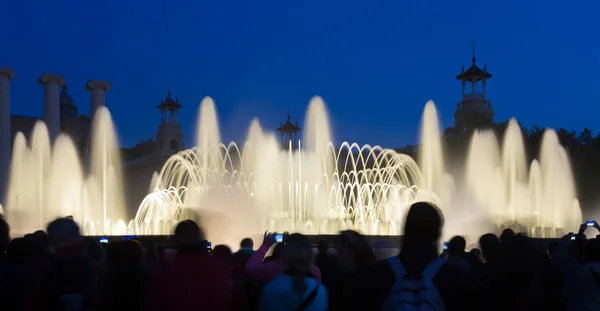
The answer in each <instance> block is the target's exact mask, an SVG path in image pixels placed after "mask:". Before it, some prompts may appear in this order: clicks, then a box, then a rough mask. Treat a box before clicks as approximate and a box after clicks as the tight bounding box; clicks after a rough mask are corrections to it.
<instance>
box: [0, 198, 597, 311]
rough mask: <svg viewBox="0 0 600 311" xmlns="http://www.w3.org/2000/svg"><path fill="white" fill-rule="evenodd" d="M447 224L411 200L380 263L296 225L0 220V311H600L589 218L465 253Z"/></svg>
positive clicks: (487, 238) (358, 244)
mask: <svg viewBox="0 0 600 311" xmlns="http://www.w3.org/2000/svg"><path fill="white" fill-rule="evenodd" d="M443 225H444V218H443V216H442V214H441V212H440V211H439V210H438V209H437V208H436V207H434V206H432V205H430V204H428V203H415V204H414V205H413V206H411V208H410V210H409V212H408V214H407V217H406V221H405V224H404V226H405V227H404V235H403V237H402V242H401V245H398V246H397V247H398V248H399V249H400V251H399V253H398V255H397V256H392V257H391V258H384V259H381V260H379V258H377V256H376V252H375V251H374V250H373V248H372V247H371V246H370V245H369V243H368V242H367V239H366V237H365V236H362V235H360V234H359V233H357V232H355V231H342V232H341V233H340V234H339V235H337V236H336V237H335V238H333V239H332V240H331V241H321V242H319V244H318V247H317V250H316V251H315V249H314V247H313V245H311V244H310V243H309V239H308V238H307V237H306V236H304V235H302V234H298V233H292V234H287V233H286V234H276V233H265V235H264V239H263V241H262V244H261V245H260V246H259V247H258V248H255V247H254V243H253V241H252V239H250V238H246V239H243V240H242V241H241V243H240V249H239V250H237V251H236V252H232V250H231V249H230V248H229V247H228V246H225V245H216V246H214V247H211V244H210V243H209V242H208V241H206V240H205V237H204V234H203V231H202V229H201V228H200V227H199V226H198V225H197V224H196V223H195V222H194V221H191V220H185V221H182V222H180V223H179V224H178V225H177V226H176V227H175V230H174V233H173V235H172V236H171V237H170V238H169V241H168V243H167V244H166V245H154V244H153V243H152V242H150V241H146V240H144V239H140V240H137V239H123V240H120V241H116V242H114V241H112V242H109V243H105V244H104V243H100V242H101V241H99V240H97V239H93V238H90V237H83V236H82V235H81V233H80V229H79V227H78V226H77V224H76V223H75V222H74V221H73V219H72V218H58V219H56V220H54V221H53V222H51V223H50V224H49V225H48V227H47V229H46V231H45V232H44V231H37V232H35V233H32V234H27V235H25V236H24V237H22V238H14V239H12V240H11V239H10V230H9V226H8V224H7V223H6V221H4V219H2V218H0V310H9V311H13V310H14V311H18V310H27V311H30V310H36V311H37V310H40V311H41V310H43V311H54V310H56V311H59V310H61V311H62V310H69V311H87V310H128V311H138V310H144V311H146V310H148V311H153V310H173V311H179V310H190V311H191V310H219V311H220V310H227V311H229V310H240V311H252V310H261V311H263V310H264V311H271V310H273V311H275V310H278V311H286V310H290V311H301V310H303V311H321V310H361V311H364V310H384V311H388V310H389V311H391V310H396V311H397V310H450V311H453V310H544V311H553V310H600V240H599V239H587V238H586V237H585V235H584V233H585V231H586V230H588V229H589V230H593V229H595V230H600V226H599V225H598V224H597V223H596V222H588V223H584V224H582V225H581V227H580V228H579V231H578V233H577V234H568V235H566V236H565V237H563V238H562V239H560V240H555V241H551V242H550V243H542V242H544V241H540V240H535V239H530V238H528V237H527V236H526V235H523V234H515V233H514V232H513V231H511V230H510V229H507V230H505V231H504V232H502V234H501V235H500V237H498V236H496V235H494V234H491V233H490V234H485V235H483V236H481V238H480V239H479V244H478V246H476V247H473V248H471V249H470V250H469V251H468V252H467V243H466V241H465V239H464V238H463V237H460V236H456V237H454V238H452V239H451V240H450V241H449V242H447V243H444V247H443V252H441V254H440V251H439V249H440V245H441V244H440V242H441V241H440V237H441V235H442V229H443ZM592 227H593V229H592ZM103 242H105V241H103ZM315 253H316V254H315Z"/></svg>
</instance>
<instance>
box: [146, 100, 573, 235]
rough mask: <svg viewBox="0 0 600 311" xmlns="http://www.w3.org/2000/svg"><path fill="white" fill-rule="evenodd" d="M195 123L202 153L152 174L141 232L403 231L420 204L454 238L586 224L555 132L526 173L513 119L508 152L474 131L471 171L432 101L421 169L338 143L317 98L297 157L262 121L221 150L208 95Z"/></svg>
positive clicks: (392, 155)
mask: <svg viewBox="0 0 600 311" xmlns="http://www.w3.org/2000/svg"><path fill="white" fill-rule="evenodd" d="M198 120H199V121H198V124H199V125H198V133H197V139H198V141H197V147H194V148H193V149H189V150H185V151H182V152H180V153H178V154H176V155H174V156H172V157H171V158H170V159H169V160H168V161H167V163H166V164H165V165H164V166H163V168H162V170H161V172H160V174H158V175H156V176H155V177H154V178H153V181H152V186H151V187H152V189H153V191H151V193H150V194H149V195H148V196H147V197H146V198H145V199H144V201H143V202H142V204H141V205H140V208H139V210H138V213H137V215H136V219H135V225H136V226H137V227H138V230H139V232H140V233H145V234H151V233H154V234H156V233H158V234H162V233H168V232H170V230H171V228H172V226H173V224H174V223H175V222H176V221H178V220H180V219H183V218H186V217H188V215H187V214H186V213H185V211H186V209H190V210H196V211H198V212H200V213H203V212H207V211H208V212H210V213H211V214H219V215H222V217H221V218H220V221H213V219H214V218H211V217H209V218H208V219H211V221H208V222H206V223H204V224H203V225H204V226H205V228H207V231H208V235H209V238H211V236H212V237H220V238H221V239H223V236H235V239H238V238H239V237H241V236H244V235H249V234H256V233H260V232H263V231H264V230H276V231H294V232H303V233H307V234H335V233H337V232H338V231H339V230H343V229H357V230H359V231H361V232H363V233H365V234H372V235H388V234H389V235H397V234H401V229H402V224H401V222H402V220H403V218H404V217H405V213H406V210H407V208H408V207H409V206H410V204H412V203H413V202H415V201H418V200H426V201H433V202H435V203H436V204H437V205H438V206H440V208H441V209H442V210H443V211H444V215H445V217H446V222H447V227H446V228H447V230H446V234H465V233H467V234H471V235H479V234H482V233H485V232H489V231H496V230H498V229H499V228H502V226H507V227H518V226H521V227H519V228H525V230H526V231H528V232H529V233H530V234H532V235H535V236H539V237H542V236H545V237H554V236H556V234H557V231H556V230H557V229H558V228H567V227H568V228H572V227H574V226H576V225H577V224H578V223H579V222H580V220H581V211H580V209H579V206H578V203H577V200H576V199H575V189H574V183H573V177H572V174H571V171H570V164H569V160H568V157H567V156H566V152H565V150H564V149H563V148H562V147H561V146H560V145H559V144H558V140H557V139H556V135H555V134H554V132H553V131H548V132H547V133H546V135H545V136H544V143H543V147H542V150H541V158H540V159H541V161H540V162H538V161H537V160H536V161H533V162H532V164H531V165H530V167H531V168H529V169H528V166H527V165H526V156H525V151H524V147H523V139H522V136H521V132H520V129H519V127H518V124H517V123H516V122H515V121H511V123H510V126H509V127H508V129H507V132H506V135H505V139H504V142H503V146H502V151H500V148H499V146H498V143H497V140H496V137H495V136H494V134H493V133H491V132H477V133H475V134H474V136H473V140H472V143H471V147H470V150H469V154H468V160H467V167H466V170H465V172H447V171H445V160H444V156H443V152H442V150H443V146H442V140H441V137H440V126H439V122H438V116H437V111H436V109H435V105H434V104H433V102H429V103H427V105H426V107H425V110H424V113H423V119H422V124H421V142H422V144H421V146H420V154H419V160H420V166H417V164H416V163H415V161H414V160H413V159H412V158H411V157H409V156H407V155H404V154H399V153H397V152H395V151H393V150H388V149H382V148H380V147H378V146H375V147H372V146H369V145H365V146H358V145H357V144H350V143H347V142H344V143H342V144H341V146H340V147H339V148H336V147H334V146H333V144H332V143H331V140H332V139H331V134H330V126H329V119H328V116H327V112H326V109H325V105H324V103H323V101H322V100H321V98H319V97H315V98H313V99H312V100H311V102H310V104H309V109H308V111H307V114H306V122H305V130H304V137H303V139H302V141H301V144H299V145H300V148H299V149H298V150H293V149H292V144H291V143H290V146H289V148H287V149H284V150H282V149H281V146H280V144H279V143H278V141H277V139H276V138H275V137H274V136H273V135H272V134H270V133H265V132H264V131H263V130H262V128H261V126H260V124H259V122H258V121H257V120H254V121H253V122H252V124H251V126H250V129H249V131H248V138H247V140H246V142H245V144H244V145H243V146H238V145H236V144H235V143H230V144H228V145H224V144H222V143H221V142H220V139H219V137H220V135H219V126H218V122H217V114H216V110H215V106H214V103H213V101H212V100H211V99H210V98H206V99H204V100H203V102H202V103H201V105H200V112H199V118H198ZM419 167H420V168H419ZM451 173H459V174H458V175H465V176H464V179H465V182H462V183H460V184H459V186H455V181H454V178H453V177H452V174H451ZM201 219H202V217H201ZM536 228H537V229H536ZM231 239H233V237H232V238H231Z"/></svg>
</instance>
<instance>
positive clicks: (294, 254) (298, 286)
mask: <svg viewBox="0 0 600 311" xmlns="http://www.w3.org/2000/svg"><path fill="white" fill-rule="evenodd" d="M282 259H283V265H284V266H285V267H286V269H287V270H288V271H291V272H292V273H293V275H294V280H293V290H294V292H295V293H297V294H298V295H302V294H303V293H304V292H305V291H306V288H307V286H306V282H304V278H305V277H306V276H310V275H312V260H313V250H312V247H311V245H310V243H309V242H308V238H307V237H306V236H304V235H302V234H300V233H293V234H290V235H289V236H288V237H287V239H286V243H285V248H284V249H283V258H282Z"/></svg>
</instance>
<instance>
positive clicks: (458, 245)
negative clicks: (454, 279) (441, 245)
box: [448, 236, 471, 283]
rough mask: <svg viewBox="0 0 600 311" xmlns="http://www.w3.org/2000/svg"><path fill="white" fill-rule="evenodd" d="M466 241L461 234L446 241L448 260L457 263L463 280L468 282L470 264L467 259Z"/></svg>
mask: <svg viewBox="0 0 600 311" xmlns="http://www.w3.org/2000/svg"><path fill="white" fill-rule="evenodd" d="M466 247H467V241H466V240H465V238H463V237H461V236H455V237H453V238H452V239H450V241H449V242H448V262H451V263H453V264H455V265H457V266H458V267H459V268H460V270H461V271H462V273H463V275H464V277H465V281H466V282H467V283H468V282H469V281H470V279H471V265H469V262H468V261H467V253H466V252H465V248H466Z"/></svg>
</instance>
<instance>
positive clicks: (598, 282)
mask: <svg viewBox="0 0 600 311" xmlns="http://www.w3.org/2000/svg"><path fill="white" fill-rule="evenodd" d="M596 226H597V224H596ZM586 229H587V224H585V223H584V224H582V225H581V227H580V230H579V233H578V234H577V236H576V240H575V241H571V237H572V236H573V234H567V235H566V236H564V237H563V238H562V240H561V242H560V244H559V246H558V248H557V250H556V252H555V254H554V256H553V258H552V261H553V263H554V266H555V267H556V268H557V269H558V272H559V273H560V275H561V276H562V277H563V295H564V296H563V297H564V298H565V301H564V303H565V310H600V240H597V239H591V240H588V241H584V232H585V230H586ZM571 247H575V248H578V249H577V250H576V252H575V253H571V252H570V248H571ZM577 253H580V254H583V258H580V259H578V258H576V257H575V256H574V255H576V254H577Z"/></svg>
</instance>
